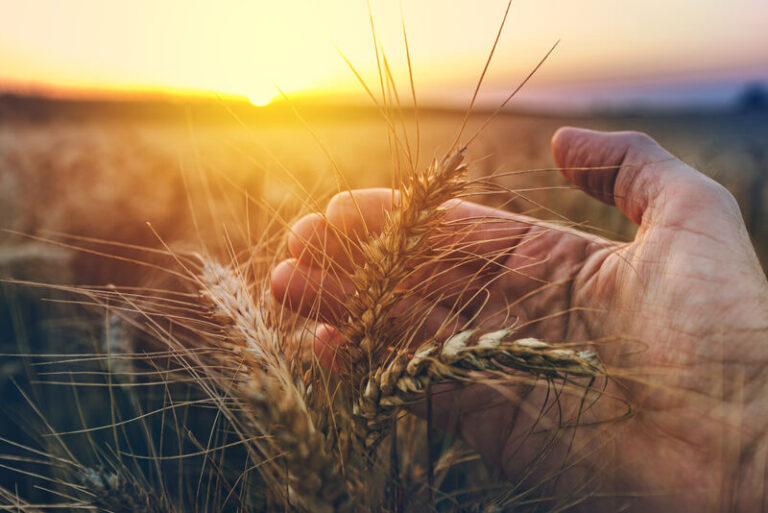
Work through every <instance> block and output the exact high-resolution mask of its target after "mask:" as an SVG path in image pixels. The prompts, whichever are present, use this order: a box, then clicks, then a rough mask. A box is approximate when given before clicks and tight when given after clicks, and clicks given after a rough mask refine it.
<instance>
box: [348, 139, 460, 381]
mask: <svg viewBox="0 0 768 513" xmlns="http://www.w3.org/2000/svg"><path fill="white" fill-rule="evenodd" d="M464 153H465V149H461V150H459V151H455V152H453V153H451V154H450V155H448V156H447V157H446V158H445V159H443V160H442V161H440V162H438V161H434V162H433V163H432V165H431V166H429V167H428V168H427V169H426V170H425V171H422V172H414V173H412V174H411V175H410V176H409V177H408V179H407V180H406V182H405V183H404V184H403V188H402V191H401V195H400V199H399V204H398V205H396V206H395V208H394V209H393V211H392V213H391V214H390V216H389V217H388V218H387V221H386V223H385V225H384V228H383V230H382V232H381V233H380V234H378V235H376V236H373V237H371V238H370V239H369V240H368V241H366V242H365V243H363V245H362V248H361V249H362V253H363V258H364V261H365V263H364V264H363V265H362V266H360V267H358V268H357V269H356V271H355V273H354V276H353V282H354V284H355V290H356V291H355V293H354V295H353V296H352V298H351V300H350V301H349V302H348V304H347V305H346V308H347V312H348V317H347V320H346V322H345V323H344V324H343V325H342V326H341V327H340V333H341V334H342V336H343V337H344V340H345V342H346V343H345V345H344V346H343V347H342V348H341V351H342V352H343V354H342V356H343V358H342V359H341V360H342V362H343V364H344V365H345V368H344V369H343V370H344V371H346V372H345V374H346V375H347V376H348V377H350V379H351V381H353V382H354V383H355V384H357V383H359V382H360V380H361V379H362V378H364V377H366V376H367V375H368V373H369V371H370V369H371V368H372V367H373V366H374V365H375V364H377V363H378V362H379V361H380V359H381V357H382V356H384V353H385V352H386V350H387V345H386V344H385V343H383V337H382V334H383V333H386V332H388V331H389V330H390V326H389V323H390V321H389V317H390V314H391V311H392V308H393V307H394V306H395V304H396V303H397V302H398V300H399V298H400V293H399V292H398V291H397V287H398V286H399V285H400V284H401V283H402V282H403V281H404V280H405V279H406V278H407V277H408V275H409V274H410V273H411V271H412V269H411V268H410V267H409V265H410V264H412V262H413V261H414V260H415V259H417V258H419V257H420V256H423V255H424V254H425V253H426V252H427V251H428V249H427V248H428V246H427V244H425V243H426V239H427V237H428V236H429V234H430V232H431V231H432V229H433V228H435V227H436V226H437V225H438V224H439V222H440V220H441V219H442V218H443V217H444V215H445V210H444V208H443V207H441V205H442V204H443V203H445V202H446V201H447V200H449V199H451V198H454V197H456V196H457V195H458V194H459V193H460V192H461V191H463V190H464V188H465V187H466V182H465V180H464V175H465V172H466V166H465V165H464V163H463V161H464ZM366 360H367V365H365V366H363V365H360V364H361V363H362V362H364V361H366Z"/></svg>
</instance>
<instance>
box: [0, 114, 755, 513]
mask: <svg viewBox="0 0 768 513" xmlns="http://www.w3.org/2000/svg"><path fill="white" fill-rule="evenodd" d="M297 110H298V112H299V115H297V114H296V113H294V112H293V109H292V108H291V109H287V108H285V107H275V108H272V109H271V110H268V111H264V112H263V113H261V114H259V115H252V114H249V113H247V112H244V111H243V110H242V107H231V106H228V105H226V104H212V105H204V106H201V105H199V104H192V105H189V106H187V107H184V106H179V105H174V106H173V107H172V108H165V109H164V110H162V112H161V113H159V114H158V113H157V112H155V111H152V109H151V108H147V110H146V111H139V112H132V113H131V114H130V115H126V112H125V111H120V110H119V109H117V110H115V109H114V108H113V109H111V110H110V108H105V107H103V106H93V105H77V104H75V105H64V104H62V105H55V104H54V105H53V106H52V105H50V104H41V105H40V106H38V108H37V109H35V108H33V106H30V105H22V106H21V107H19V106H18V105H15V106H14V105H13V104H10V106H9V105H5V106H4V108H3V109H0V114H1V115H2V116H3V118H2V119H3V121H2V123H0V194H2V199H1V201H0V228H1V229H2V231H0V278H1V279H2V281H1V282H0V284H1V286H2V288H3V296H2V303H1V304H0V306H1V308H0V334H1V335H2V338H0V344H2V345H1V346H0V347H1V349H0V352H1V353H3V358H2V361H1V362H0V393H1V394H2V397H3V398H4V401H3V405H2V408H3V413H2V420H1V421H0V446H2V449H0V460H1V461H0V464H1V465H2V466H0V484H2V491H0V504H3V505H4V509H5V510H11V511H49V510H59V509H61V508H68V509H70V510H72V511H84V510H96V511H112V512H138V511H158V512H161V511H284V510H298V511H318V512H322V511H399V512H402V511H489V512H490V511H528V510H530V511H561V510H563V509H567V507H568V506H569V505H571V504H574V501H578V500H579V498H578V497H573V496H564V497H558V496H551V495H550V492H551V490H550V488H549V487H550V485H551V484H552V481H553V478H552V477H551V476H549V475H546V474H536V475H537V481H536V482H534V483H531V480H530V479H525V478H523V477H521V478H520V480H519V481H518V482H513V483H509V482H508V481H506V480H504V479H502V478H501V477H500V476H499V475H498V473H497V472H495V471H494V469H490V468H486V467H485V466H484V465H483V463H482V461H481V460H480V459H479V457H478V456H477V455H476V454H474V453H473V452H472V451H471V450H470V449H469V448H468V447H467V446H465V445H464V444H462V443H461V442H460V441H459V440H458V439H457V438H456V437H455V436H453V435H451V434H448V433H445V432H443V431H441V430H440V429H439V427H438V426H434V425H433V422H431V420H430V414H429V413H427V414H426V415H412V414H411V413H408V412H410V411H412V410H411V409H413V408H415V410H418V408H419V406H413V405H415V404H417V403H419V401H424V400H425V397H426V398H427V399H426V401H427V404H431V401H432V394H433V392H434V391H433V387H434V388H435V390H437V391H438V392H436V393H439V390H440V387H441V386H445V384H446V383H455V382H468V381H473V380H474V381H477V380H488V381H489V383H490V385H494V384H496V385H498V386H502V385H504V386H506V385H508V384H510V383H513V384H516V385H519V386H531V387H534V386H544V387H549V388H547V390H555V391H560V392H562V393H564V394H568V393H571V394H575V395H576V396H579V397H583V398H584V401H585V402H587V403H589V402H591V400H592V399H595V398H597V397H598V396H599V395H600V393H601V390H602V389H601V387H603V386H604V384H605V383H604V382H605V381H606V380H608V379H610V376H609V375H608V373H607V372H606V369H604V368H603V367H602V366H601V364H600V362H599V361H598V360H596V359H595V358H594V354H593V353H591V352H590V350H589V348H584V347H578V348H571V347H568V346H566V347H561V348H554V347H553V346H551V345H549V344H548V343H547V342H546V341H541V340H533V339H528V338H520V337H516V336H514V330H507V331H505V330H504V329H501V328H506V327H505V326H498V328H499V330H485V331H484V332H472V333H469V332H461V331H460V332H458V333H453V334H452V336H450V337H447V340H441V341H440V343H439V344H437V343H434V344H430V343H429V342H428V343H424V344H422V343H421V342H423V341H421V340H417V341H416V342H418V344H417V345H416V346H414V345H413V344H408V343H405V342H402V341H403V340H406V341H413V340H414V338H417V337H418V335H417V334H416V330H414V331H413V333H407V334H398V337H399V338H398V341H397V342H391V341H390V342H389V343H387V344H384V343H382V342H381V340H379V339H376V340H369V339H370V334H371V333H375V334H378V335H377V336H383V334H385V333H386V332H387V330H388V329H389V328H388V326H389V324H388V317H387V315H388V314H387V313H386V312H387V311H388V310H387V309H389V308H391V307H392V306H393V304H394V303H395V302H396V299H397V298H399V297H401V296H399V295H398V294H399V292H398V290H399V287H401V286H402V282H403V281H404V280H405V278H406V277H407V274H408V266H409V265H410V266H413V265H418V262H419V259H423V258H426V257H427V256H426V255H423V254H419V253H418V251H419V250H417V249H414V248H418V247H422V246H423V243H424V240H426V239H425V237H427V236H428V233H430V232H429V231H428V230H430V229H433V228H434V227H435V226H437V225H439V224H440V222H441V216H442V215H444V214H443V213H441V210H440V209H439V208H438V207H439V205H440V204H441V203H443V201H444V200H447V199H450V198H452V197H469V198H470V199H472V200H473V201H477V202H480V203H485V204H488V205H493V206H497V207H500V208H503V209H508V210H511V211H513V212H519V213H525V214H527V215H532V216H535V217H540V218H544V219H551V220H558V221H562V220H566V221H567V223H569V224H571V225H574V226H578V227H579V228H581V229H585V230H589V231H594V232H596V233H599V234H601V235H604V236H608V237H610V238H614V239H617V240H628V239H629V238H631V237H632V236H633V234H634V227H633V226H632V224H631V223H630V222H629V221H627V220H626V219H624V218H623V217H622V216H621V215H620V214H619V213H618V212H616V211H614V210H613V209H611V208H610V207H607V206H605V205H603V204H600V203H599V202H597V201H596V200H592V199H591V198H588V197H587V196H586V195H584V194H583V193H582V192H581V191H578V190H574V189H573V188H571V187H570V186H568V185H567V183H566V182H565V180H564V179H563V178H562V177H561V176H560V175H559V172H558V171H557V170H556V169H554V164H553V162H552V157H551V155H550V152H549V140H550V137H551V135H552V133H553V132H554V130H555V129H557V128H558V127H560V126H563V125H577V126H584V127H590V128H597V129H603V130H619V129H620V130H640V131H644V132H647V133H649V134H651V135H652V136H653V137H655V138H656V139H657V140H659V142H660V143H662V144H663V145H665V146H666V147H667V148H668V149H669V150H670V151H671V152H673V153H674V154H676V155H678V156H679V157H680V158H681V159H682V160H684V161H686V162H687V163H689V164H691V165H692V166H693V167H696V168H697V169H700V170H701V171H703V172H704V173H706V174H708V175H710V176H712V177H713V178H715V179H716V180H717V181H719V182H720V183H722V184H723V185H725V186H726V187H727V188H728V189H729V190H730V191H731V192H732V193H733V194H734V196H735V197H736V198H737V200H738V202H739V205H740V206H741V208H742V213H743V216H744V219H745V220H746V222H747V225H748V228H749V230H750V234H751V236H752V239H753V242H754V244H755V247H756V248H757V250H758V253H759V256H760V258H761V261H762V263H763V266H764V268H765V265H766V264H768V228H766V222H765V221H766V218H767V217H768V215H767V214H766V212H765V206H764V205H765V203H764V202H765V201H766V196H767V195H768V186H766V176H768V175H766V173H767V172H768V155H766V154H765V151H764V149H763V146H764V141H765V140H766V138H768V115H766V114H765V113H732V114H728V113H717V114H715V113H677V114H667V115H661V114H659V115H618V114H615V115H603V116H591V117H588V116H584V117H571V118H561V117H556V116H544V115H535V114H526V113H504V114H502V115H500V116H499V117H498V118H497V119H495V120H494V122H493V123H492V124H490V125H489V126H488V127H487V128H486V129H484V130H483V132H482V133H481V134H480V136H479V137H478V138H477V139H476V140H475V141H473V143H472V144H471V145H470V146H469V147H468V149H467V151H466V154H465V155H459V154H455V153H451V151H452V150H453V148H451V146H450V144H451V141H452V140H453V139H454V137H455V135H456V131H457V130H458V128H459V126H461V124H462V119H463V117H464V113H463V112H453V111H437V110H435V111H429V110H425V111H422V112H419V113H418V115H415V114H414V113H413V112H410V111H407V112H404V113H403V114H402V124H399V123H400V121H398V125H397V126H398V128H397V130H399V131H400V132H399V134H400V136H403V139H404V138H405V136H407V138H408V139H409V141H410V144H411V145H413V146H412V147H410V148H409V150H410V153H411V155H412V156H415V154H416V153H418V154H419V163H418V166H416V168H417V171H416V172H413V171H409V170H408V159H407V157H406V155H405V152H404V151H403V150H402V148H398V146H397V144H398V141H397V140H396V138H395V136H394V133H393V131H392V129H391V128H389V127H388V126H387V123H386V122H385V120H384V119H383V118H382V116H381V115H380V114H379V113H377V112H376V111H375V110H374V109H357V110H355V109H352V110H343V109H342V110H341V111H334V110H333V109H331V108H323V109H318V108H313V107H308V106H301V105H299V106H298V109H297ZM488 114H489V113H487V112H478V113H475V114H474V115H472V116H471V117H470V118H469V123H468V125H467V128H466V130H467V132H468V133H472V132H473V131H474V130H476V129H477V128H479V127H480V126H482V124H483V122H484V121H485V119H486V118H487V116H488ZM299 116H301V117H299ZM417 126H418V130H417ZM395 133H398V132H395ZM417 134H418V137H417ZM417 146H418V147H417ZM446 154H450V155H451V156H450V157H448V158H447V159H446V160H443V158H444V156H445V155H446ZM366 187H403V195H404V197H406V198H407V201H404V205H405V206H403V210H402V212H401V213H399V214H398V215H396V216H393V217H392V218H391V219H392V220H391V221H390V225H388V227H385V228H384V230H383V234H384V235H383V236H382V237H381V238H375V237H373V238H371V239H369V240H362V241H358V242H357V243H358V244H360V245H361V248H362V251H363V252H364V254H365V255H369V256H368V257H367V258H368V260H367V261H366V262H367V263H369V264H371V265H372V266H373V267H370V266H369V267H365V268H363V269H364V271H363V272H360V273H358V274H357V275H355V276H356V278H355V279H356V280H357V281H356V287H357V291H358V294H355V295H354V297H352V298H351V299H349V300H348V301H347V302H346V303H345V305H346V308H347V311H348V312H350V315H349V320H348V321H346V323H345V324H344V325H343V327H342V331H343V333H344V334H345V337H346V339H347V340H348V341H351V342H350V347H351V348H354V349H355V350H352V349H348V350H347V351H348V355H347V360H344V362H345V364H346V365H347V366H348V370H347V371H346V372H340V373H339V375H338V376H336V375H334V374H333V373H329V372H327V370H326V369H324V368H323V367H322V366H320V365H319V364H318V362H317V361H316V360H315V358H314V357H313V354H312V350H311V349H308V347H307V345H308V344H310V342H308V341H307V340H308V336H309V335H308V333H310V332H311V331H312V329H313V326H314V325H315V324H316V323H317V321H318V316H317V315H314V316H313V315H307V316H303V317H302V316H295V315H289V314H287V313H286V312H285V309H284V308H280V305H275V304H274V303H273V298H272V297H271V296H270V294H269V292H268V290H267V285H266V281H265V279H266V277H267V276H268V275H269V272H270V269H272V268H273V267H274V265H275V264H276V262H278V261H279V260H280V259H282V258H283V257H284V256H285V254H286V230H288V228H289V226H290V225H291V223H292V222H294V221H295V220H296V219H298V218H299V217H300V216H302V215H304V214H307V213H308V212H313V211H320V210H322V209H324V208H325V205H326V204H327V202H328V201H329V200H330V199H331V198H332V197H333V196H334V195H335V194H336V193H338V192H339V191H345V190H348V189H356V188H366ZM409 187H410V188H409ZM408 191H410V192H408ZM425 191H426V192H425ZM402 248H406V249H402ZM371 255H373V256H371ZM385 255H389V256H392V258H391V260H392V261H391V262H390V263H389V264H387V265H389V267H386V268H384V267H376V265H379V264H376V265H374V264H373V263H375V262H382V261H384V260H386V259H385V258H384V256H385ZM398 255H399V256H398ZM372 262H373V263H372ZM414 262H416V263H414ZM381 265H382V266H383V265H384V264H381ZM387 280H391V283H389V282H387ZM366 291H368V292H366ZM370 291H373V292H370ZM379 310H383V311H384V313H380V311H379ZM367 312H374V313H373V314H368V313H367ZM421 313H423V312H421ZM494 362H495V363H494ZM499 362H502V363H501V364H500V363H499ZM483 373H486V374H483ZM488 373H490V375H491V376H492V377H488ZM493 380H498V381H497V382H496V381H493ZM494 386H495V385H494ZM560 392H558V393H560ZM553 395H554V396H556V395H557V394H554V393H553ZM435 400H439V399H438V398H436V399H435ZM548 400H550V399H548ZM553 400H554V401H556V399H553ZM428 411H430V412H431V406H429V407H428ZM578 414H579V415H581V414H582V412H581V410H579V412H578ZM563 415H567V413H564V414H563ZM553 436H555V435H553ZM542 475H543V477H542ZM554 481H556V478H555V479H554Z"/></svg>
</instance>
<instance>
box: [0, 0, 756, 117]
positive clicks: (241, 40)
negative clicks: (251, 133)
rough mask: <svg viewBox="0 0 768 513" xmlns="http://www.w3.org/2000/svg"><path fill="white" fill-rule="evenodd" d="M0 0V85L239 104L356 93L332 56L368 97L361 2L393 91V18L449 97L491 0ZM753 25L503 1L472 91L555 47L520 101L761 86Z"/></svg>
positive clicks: (594, 2) (748, 2) (462, 81)
mask: <svg viewBox="0 0 768 513" xmlns="http://www.w3.org/2000/svg"><path fill="white" fill-rule="evenodd" d="M0 3H2V4H4V5H3V6H2V9H1V12H2V16H0V87H3V85H4V87H5V88H15V89H17V90H39V89H44V90H46V91H49V92H56V91H57V92H59V93H60V94H61V93H62V92H65V93H66V94H80V95H82V94H92V93H93V92H94V91H100V92H105V91H106V92H131V93H137V92H145V91H152V92H161V93H173V92H205V93H218V94H225V95H227V94H232V95H239V96H244V97H246V98H249V99H251V100H252V102H253V103H254V104H264V103H267V102H269V101H270V100H271V99H273V98H274V97H275V96H276V95H279V94H280V93H279V91H278V89H277V87H279V88H280V90H282V91H283V92H285V93H286V94H288V95H308V94H314V95H318V94H319V95H330V96H335V97H342V98H351V97H354V95H360V94H363V93H362V91H363V89H362V87H361V86H360V85H359V83H358V81H357V79H356V77H355V74H354V73H353V72H352V71H351V70H350V67H349V66H348V64H347V63H346V62H345V58H346V59H347V60H348V61H349V62H350V63H351V64H352V66H353V67H354V68H355V70H357V72H358V73H360V75H361V76H362V77H363V79H364V80H365V81H366V83H367V84H368V85H369V87H370V88H371V90H372V91H374V92H375V91H379V90H380V82H379V80H378V75H377V69H378V66H377V56H376V52H375V51H374V44H373V37H372V31H371V21H370V17H369V12H370V13H371V14H372V18H373V25H374V30H375V33H376V38H377V41H378V45H379V47H380V48H381V49H383V52H384V54H386V60H387V64H388V65H389V66H390V68H391V69H392V73H393V75H394V77H395V79H396V82H397V84H398V87H399V89H400V92H401V94H404V95H407V94H408V88H409V81H408V62H407V58H406V52H405V45H404V38H403V23H404V24H405V27H406V31H407V37H408V46H409V50H410V54H411V61H412V69H413V75H414V81H415V85H416V89H417V94H418V96H419V97H420V98H421V99H422V100H423V101H424V102H434V103H440V102H444V101H449V102H455V101H463V100H465V99H466V98H468V97H469V96H471V93H472V90H473V87H474V85H475V83H476V81H477V79H478V77H479V75H480V73H481V71H482V68H483V65H484V63H485V60H486V57H487V55H488V52H489V50H490V49H491V46H492V45H493V41H494V38H495V36H496V32H497V30H498V26H499V24H500V22H501V19H502V17H503V14H504V11H505V8H506V5H507V2H506V0H474V1H471V2H470V1H449V0H402V2H398V1H396V0H371V3H370V11H369V7H368V5H367V4H366V2H365V1H364V0H282V1H271V2H268V1H264V0H218V1H216V2H214V1H201V0H183V1H177V0H165V1H160V0H132V1H130V2H125V1H114V0H25V1H23V2H19V1H15V0H0ZM767 27H768V2H766V0H729V1H725V0H619V1H616V0H611V1H608V0H514V1H513V2H512V4H511V8H510V11H509V17H508V19H507V23H506V26H505V28H504V32H503V34H502V37H501V39H500V41H499V43H498V46H497V49H496V53H495V56H494V59H493V62H492V64H491V66H490V68H489V70H488V74H487V77H486V80H485V82H484V87H483V95H484V96H483V98H484V99H486V100H487V101H488V100H493V101H496V100H497V99H498V98H501V97H503V96H504V94H505V92H507V91H510V90H512V89H514V87H515V86H516V85H517V84H518V83H519V81H520V80H521V79H522V78H523V77H524V76H525V75H526V74H527V73H528V72H529V71H530V70H531V69H532V68H533V67H534V66H535V65H536V64H537V63H538V61H539V60H540V59H541V58H542V57H543V56H544V55H545V54H546V53H547V51H548V50H549V49H550V48H551V46H552V45H553V44H554V43H556V42H557V41H560V43H559V45H558V47H557V49H556V51H555V52H554V53H553V55H552V56H551V57H550V59H549V60H548V61H547V62H546V63H545V65H544V66H543V67H542V69H541V70H540V71H539V72H538V73H537V74H536V75H535V77H534V79H533V80H532V81H531V83H530V85H529V86H528V87H526V89H525V92H524V94H522V95H521V97H522V98H523V99H524V100H525V99H527V100H528V101H533V102H536V101H540V102H544V103H546V102H557V101H572V102H587V103H589V102H600V101H605V102H610V101H611V99H614V100H616V101H627V102H628V101H637V99H638V98H642V97H643V95H645V96H649V97H652V96H654V95H655V96H656V97H657V98H660V97H663V96H664V95H665V94H666V95H667V96H668V97H669V98H675V97H681V98H683V99H685V98H686V97H690V98H699V97H700V98H709V99H710V100H711V99H712V98H715V97H717V96H718V94H719V95H721V96H722V95H723V94H726V91H731V92H732V90H733V89H734V88H737V87H740V86H741V85H742V84H743V83H746V82H750V81H757V80H768V30H767ZM378 62H379V66H381V65H383V58H382V57H381V56H380V58H379V61H378ZM728 94H730V92H729V93H728ZM670 95H671V96H670ZM676 95H677V96H676ZM697 95H698V96H697ZM622 98H623V99H622ZM669 98H668V99H669Z"/></svg>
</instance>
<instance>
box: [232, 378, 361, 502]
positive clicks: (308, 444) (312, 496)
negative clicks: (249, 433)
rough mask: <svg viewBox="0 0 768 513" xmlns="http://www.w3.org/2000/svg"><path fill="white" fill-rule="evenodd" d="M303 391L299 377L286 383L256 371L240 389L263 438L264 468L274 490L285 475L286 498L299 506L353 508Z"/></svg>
mask: <svg viewBox="0 0 768 513" xmlns="http://www.w3.org/2000/svg"><path fill="white" fill-rule="evenodd" d="M303 392H304V387H303V385H302V384H301V382H298V383H286V382H284V381H281V380H279V379H277V378H275V377H272V376H270V375H268V374H259V375H256V376H254V377H253V379H252V380H251V383H250V384H249V386H248V387H247V388H245V389H244V390H243V393H244V395H243V400H244V405H247V411H248V414H249V415H250V416H251V419H252V422H253V424H254V425H255V427H257V429H258V431H259V432H261V433H263V434H264V435H266V437H267V441H266V445H267V446H268V447H269V452H270V454H269V458H268V462H269V463H268V465H267V464H265V465H264V468H263V469H262V472H263V473H264V474H265V477H267V478H268V479H269V480H270V481H272V482H273V483H275V486H274V487H273V488H272V490H273V492H277V493H280V492H281V491H283V490H284V489H286V485H285V484H283V483H285V480H286V478H287V497H284V499H285V501H286V503H288V504H291V505H292V506H294V507H297V508H299V509H300V510H302V511H307V512H318V513H333V512H336V511H339V512H344V511H351V502H350V498H349V494H348V491H347V487H346V482H345V480H344V477H343V475H342V474H341V472H340V470H339V465H338V464H337V461H336V460H335V459H334V455H333V454H332V453H331V452H330V450H329V447H327V441H326V437H325V434H324V433H323V432H322V431H320V430H318V429H317V428H316V427H315V424H314V423H313V422H312V418H311V416H310V413H309V412H308V411H307V406H306V402H305V400H304V393H303ZM265 456H267V455H265ZM265 461H267V459H266V458H265Z"/></svg>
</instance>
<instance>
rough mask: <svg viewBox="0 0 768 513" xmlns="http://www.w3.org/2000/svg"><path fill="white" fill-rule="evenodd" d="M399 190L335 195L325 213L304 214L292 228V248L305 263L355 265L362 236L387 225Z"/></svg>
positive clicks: (291, 250) (293, 252) (375, 231)
mask: <svg viewBox="0 0 768 513" xmlns="http://www.w3.org/2000/svg"><path fill="white" fill-rule="evenodd" d="M398 196H399V195H398V193H397V192H396V191H392V190H391V189H363V190H357V191H353V192H352V191H347V192H342V193H339V194H337V195H335V196H334V197H333V198H332V199H331V201H330V202H329V203H328V207H327V208H326V210H325V214H324V215H323V214H319V213H313V214H309V215H307V216H304V217H303V218H301V219H300V220H299V221H297V222H296V223H295V224H294V225H293V227H292V228H291V232H290V235H289V238H288V250H289V252H290V254H291V256H292V257H293V258H295V259H297V260H299V261H300V262H301V263H303V264H311V265H317V266H326V265H334V266H336V267H338V268H340V269H347V270H350V269H352V267H353V265H354V263H355V262H359V261H360V250H359V247H360V244H359V241H360V240H364V239H365V238H367V236H368V234H370V233H378V232H380V231H381V230H382V228H383V227H384V224H385V222H386V217H387V213H388V212H389V211H390V210H391V209H392V203H393V201H396V200H397V197H398Z"/></svg>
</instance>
